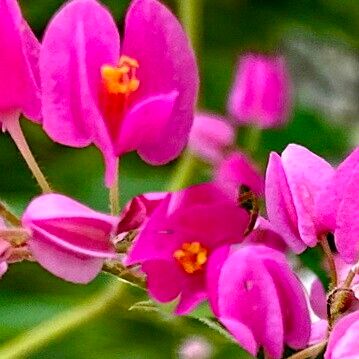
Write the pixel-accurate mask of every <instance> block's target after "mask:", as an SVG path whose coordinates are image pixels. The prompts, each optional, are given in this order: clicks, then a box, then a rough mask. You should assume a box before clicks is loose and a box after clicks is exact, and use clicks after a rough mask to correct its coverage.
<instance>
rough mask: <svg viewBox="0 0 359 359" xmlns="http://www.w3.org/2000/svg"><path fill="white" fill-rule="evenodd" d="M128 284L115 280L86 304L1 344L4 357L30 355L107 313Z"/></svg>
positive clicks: (3, 358)
mask: <svg viewBox="0 0 359 359" xmlns="http://www.w3.org/2000/svg"><path fill="white" fill-rule="evenodd" d="M124 287H125V284H124V283H123V282H120V281H118V280H116V283H114V282H111V283H110V284H109V285H108V286H106V288H105V289H104V290H101V291H100V293H99V294H97V295H95V296H94V297H93V298H91V299H89V300H86V302H84V303H83V304H80V305H79V306H77V307H75V308H72V309H70V310H68V311H66V312H65V313H61V314H59V315H57V316H55V317H54V318H52V319H50V320H49V321H46V322H43V323H41V324H39V325H38V326H36V327H34V328H33V329H30V330H29V331H27V332H25V333H23V334H20V335H19V336H18V337H16V338H14V339H12V340H10V341H8V342H7V343H5V345H3V346H2V347H1V348H0V358H1V359H16V358H21V357H28V356H29V355H30V354H31V353H34V352H36V351H38V350H39V349H41V348H42V347H44V346H46V345H47V344H49V343H50V342H52V341H54V340H56V339H59V338H61V337H63V336H65V335H66V334H68V333H69V332H70V331H72V330H74V329H76V328H78V327H80V326H81V325H84V324H85V323H87V322H89V321H90V320H92V319H94V318H95V317H97V316H99V315H100V314H102V313H104V312H105V311H106V310H107V309H109V308H110V307H111V306H112V305H113V304H114V303H116V302H118V300H119V298H120V297H121V296H122V294H123V292H124Z"/></svg>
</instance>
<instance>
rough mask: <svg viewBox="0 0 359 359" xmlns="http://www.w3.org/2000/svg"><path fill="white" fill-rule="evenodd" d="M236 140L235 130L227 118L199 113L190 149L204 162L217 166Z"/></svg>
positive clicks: (194, 122) (196, 116)
mask: <svg viewBox="0 0 359 359" xmlns="http://www.w3.org/2000/svg"><path fill="white" fill-rule="evenodd" d="M234 140H235V133H234V130H233V128H232V126H231V125H230V124H229V122H228V121H227V120H226V119H225V118H223V117H220V116H218V115H214V114H210V113H197V114H196V115H195V117H194V120H193V125H192V129H191V132H190V136H189V142H188V148H189V149H190V151H191V152H192V153H194V154H195V155H196V156H198V157H199V158H201V159H203V160H204V161H206V162H209V163H212V164H217V163H218V162H220V161H221V160H222V159H223V158H224V157H225V155H226V153H227V151H228V150H229V149H230V147H231V146H232V145H233V143H234Z"/></svg>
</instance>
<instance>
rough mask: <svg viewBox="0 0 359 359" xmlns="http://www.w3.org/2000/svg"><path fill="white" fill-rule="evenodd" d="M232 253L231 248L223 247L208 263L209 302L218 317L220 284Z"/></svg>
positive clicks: (214, 253) (211, 256) (216, 251)
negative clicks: (221, 275) (222, 273)
mask: <svg viewBox="0 0 359 359" xmlns="http://www.w3.org/2000/svg"><path fill="white" fill-rule="evenodd" d="M229 252H230V247H229V246H222V247H220V248H218V249H216V250H215V251H214V252H213V253H212V254H211V255H210V257H209V259H208V263H207V271H206V275H207V292H208V301H209V303H210V304H211V308H212V311H213V313H214V314H215V315H216V316H217V317H218V316H219V315H220V314H219V309H218V283H219V277H220V274H221V270H222V267H223V264H224V262H225V261H226V259H227V258H228V255H229Z"/></svg>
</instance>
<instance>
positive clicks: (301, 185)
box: [282, 144, 334, 247]
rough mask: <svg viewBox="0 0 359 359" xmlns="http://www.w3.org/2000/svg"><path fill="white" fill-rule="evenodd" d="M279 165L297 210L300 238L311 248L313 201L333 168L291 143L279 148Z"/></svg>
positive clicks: (314, 230) (315, 237)
mask: <svg viewBox="0 0 359 359" xmlns="http://www.w3.org/2000/svg"><path fill="white" fill-rule="evenodd" d="M282 165H283V168H284V171H285V174H286V177H287V181H288V185H289V188H290V191H291V193H292V198H293V203H294V206H295V209H296V212H297V216H298V231H299V234H300V237H301V239H302V240H303V242H304V243H305V244H306V245H308V246H310V247H314V246H315V245H316V244H317V242H318V227H317V226H316V223H317V220H316V218H315V201H316V198H317V196H318V193H319V192H320V190H321V189H322V188H324V187H325V186H326V185H327V183H328V182H329V180H330V178H331V177H332V175H333V174H334V169H333V168H332V166H331V165H330V164H329V163H328V162H326V161H325V160H324V159H322V158H321V157H319V156H317V155H315V154H314V153H312V152H310V151H309V150H307V149H306V148H305V147H302V146H299V145H294V144H290V145H288V146H287V148H286V149H285V150H284V151H283V153H282Z"/></svg>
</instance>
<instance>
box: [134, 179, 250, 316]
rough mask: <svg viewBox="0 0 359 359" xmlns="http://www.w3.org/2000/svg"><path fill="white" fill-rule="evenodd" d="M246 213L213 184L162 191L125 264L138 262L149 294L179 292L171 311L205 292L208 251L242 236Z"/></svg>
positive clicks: (163, 296)
mask: <svg viewBox="0 0 359 359" xmlns="http://www.w3.org/2000/svg"><path fill="white" fill-rule="evenodd" d="M248 222H249V216H248V214H247V213H246V211H245V210H243V209H242V208H239V207H238V206H237V205H236V203H235V201H233V200H232V199H231V198H230V197H228V196H227V195H226V194H225V193H223V192H222V191H221V190H220V189H219V188H218V187H217V186H215V185H214V184H210V183H208V184H201V185H197V186H193V187H190V188H187V189H184V190H182V191H179V192H176V193H173V194H168V195H167V197H166V198H165V199H164V200H162V202H161V203H160V205H159V206H158V207H157V208H156V209H155V211H154V212H153V214H152V216H151V217H150V219H149V221H148V222H147V224H146V226H145V227H144V228H143V230H142V231H141V233H140V235H139V237H138V239H137V240H136V241H135V243H134V245H133V247H132V249H131V250H130V252H129V255H128V258H127V264H136V263H140V264H141V265H142V270H143V271H144V272H145V273H146V274H147V285H148V289H149V293H150V294H151V296H152V297H154V298H155V299H157V300H158V301H160V302H169V301H172V300H174V299H175V298H177V297H178V296H180V298H179V304H178V306H177V309H176V313H177V314H185V313H188V312H189V311H190V310H191V309H193V308H194V307H195V305H197V304H198V303H199V302H201V301H202V300H204V299H205V298H206V297H207V292H206V283H205V277H206V275H205V273H206V268H207V261H208V258H210V256H211V253H212V252H213V251H214V250H215V249H216V248H218V247H220V246H224V248H229V245H230V244H232V243H239V242H241V241H243V239H244V236H243V233H244V231H245V229H246V227H247V225H248Z"/></svg>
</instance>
